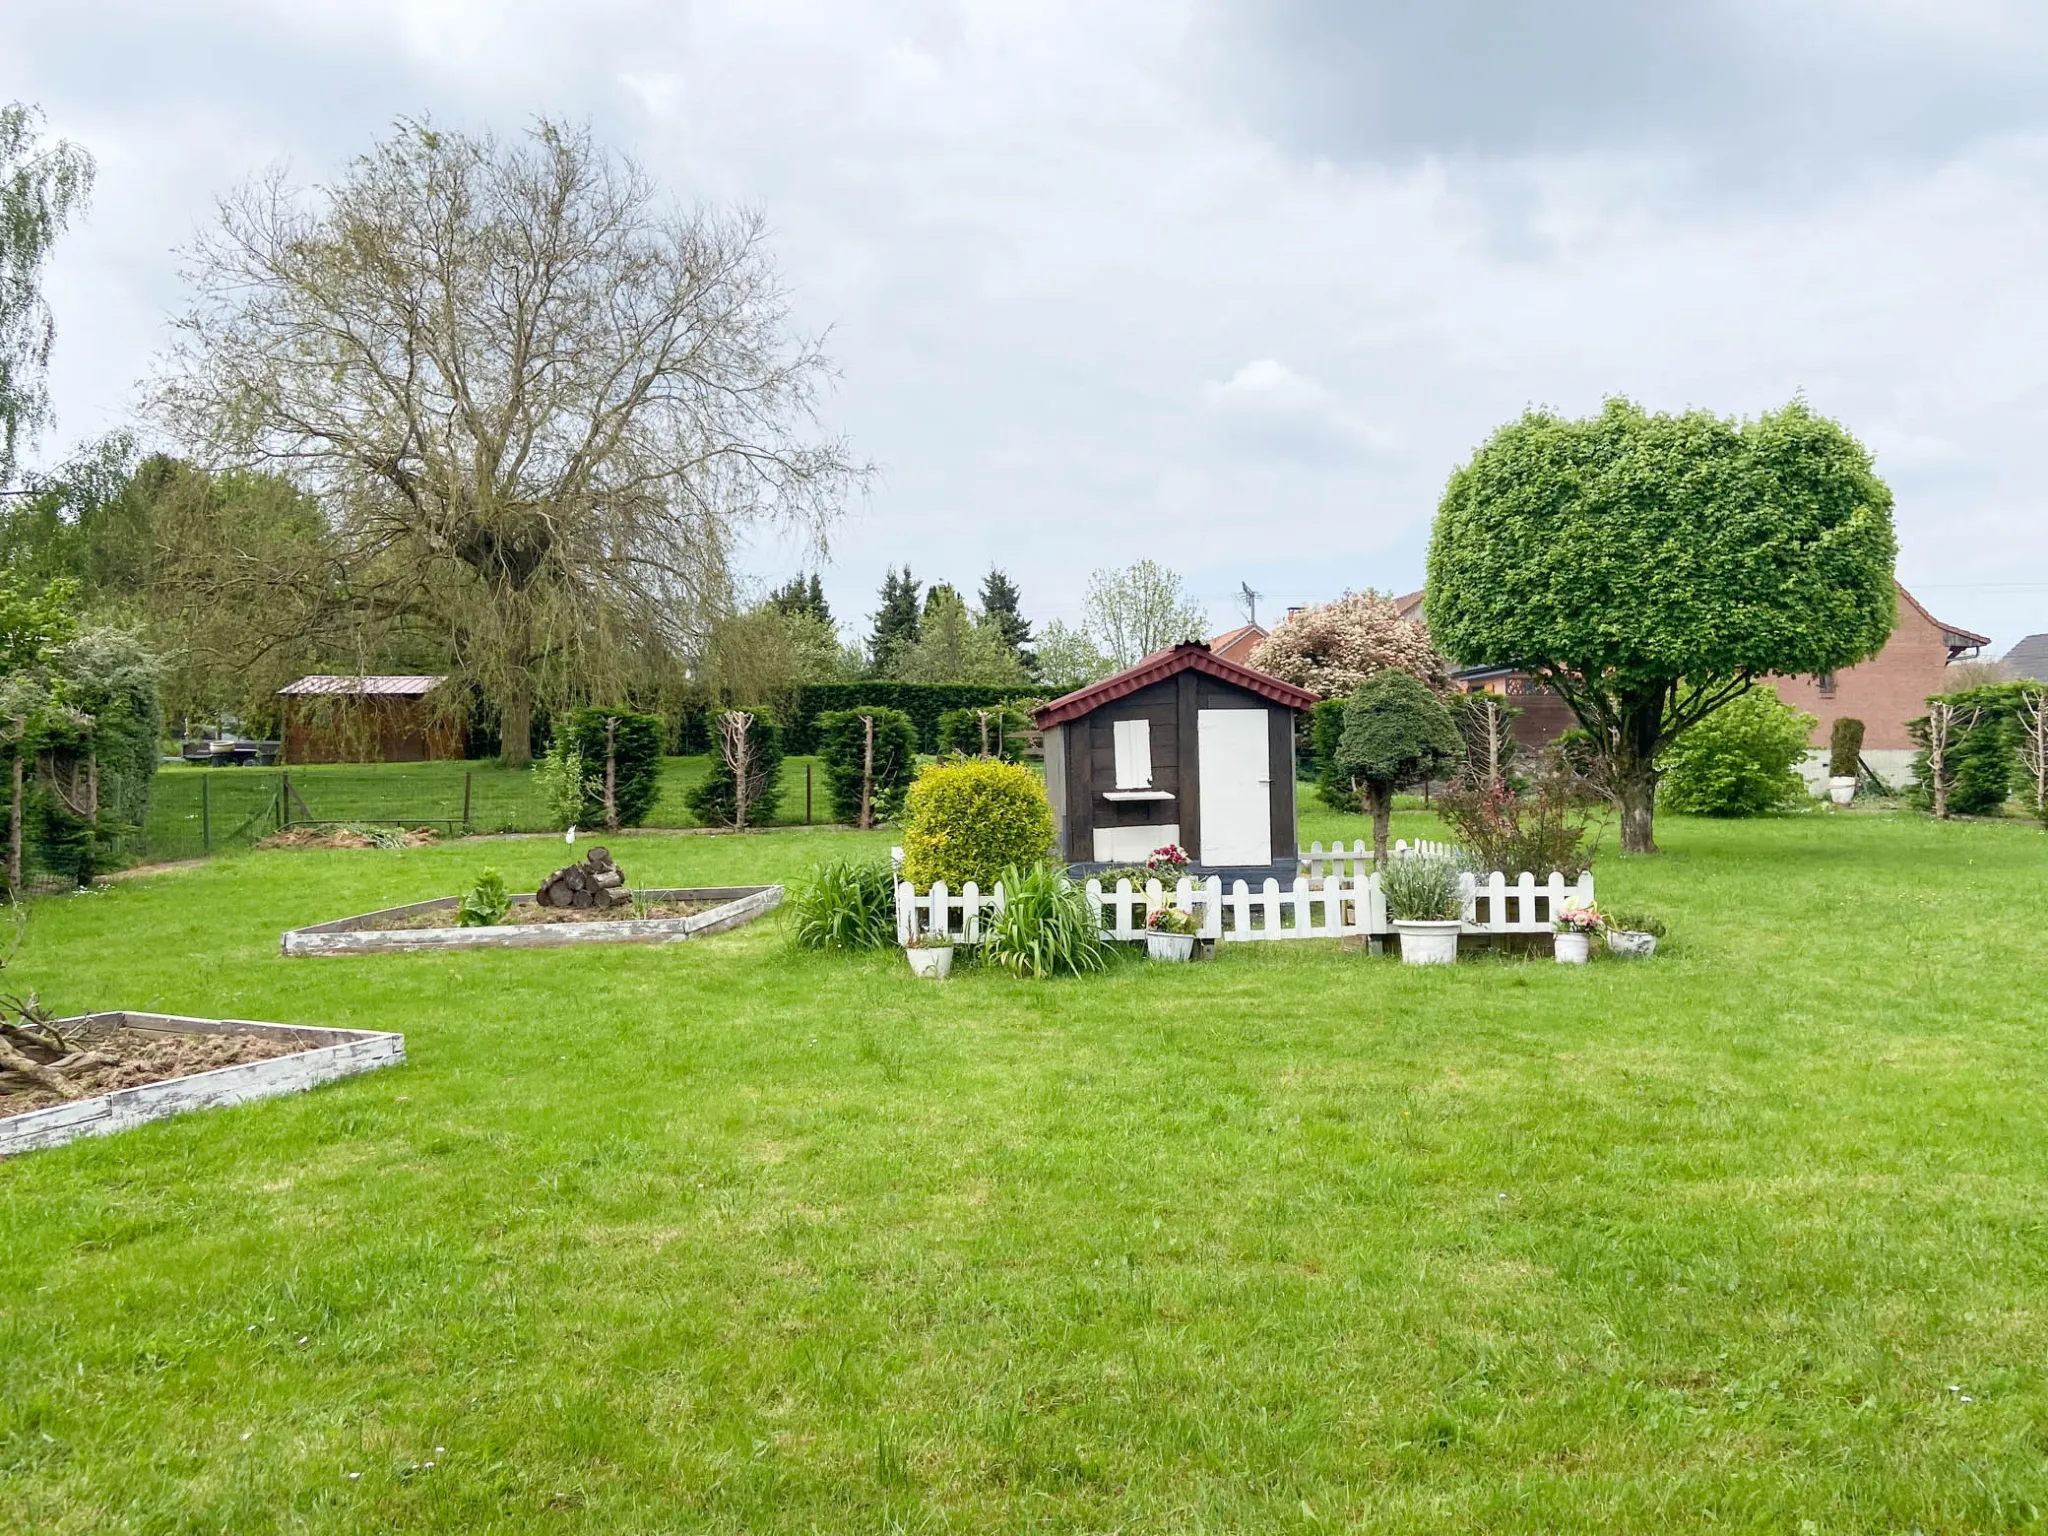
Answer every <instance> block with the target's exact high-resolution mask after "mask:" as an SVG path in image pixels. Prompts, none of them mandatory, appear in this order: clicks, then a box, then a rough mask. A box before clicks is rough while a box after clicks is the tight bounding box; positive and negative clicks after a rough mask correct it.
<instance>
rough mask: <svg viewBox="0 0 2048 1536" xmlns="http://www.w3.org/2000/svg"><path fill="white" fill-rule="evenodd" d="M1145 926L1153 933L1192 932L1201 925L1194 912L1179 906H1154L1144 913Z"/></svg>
mask: <svg viewBox="0 0 2048 1536" xmlns="http://www.w3.org/2000/svg"><path fill="white" fill-rule="evenodd" d="M1145 926H1146V927H1147V928H1148V929H1150V930H1151V931H1152V932H1154V933H1193V932H1194V931H1195V930H1196V929H1198V928H1200V927H1201V926H1202V925H1201V923H1200V921H1199V920H1197V918H1196V917H1195V914H1194V913H1192V912H1183V911H1181V909H1180V908H1179V907H1154V908H1153V909H1152V910H1151V911H1150V912H1147V913H1146V914H1145Z"/></svg>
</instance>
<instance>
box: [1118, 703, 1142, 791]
mask: <svg viewBox="0 0 2048 1536" xmlns="http://www.w3.org/2000/svg"><path fill="white" fill-rule="evenodd" d="M1113 729H1114V732H1115V737H1116V787H1117V788H1118V789H1150V788H1151V787H1152V722H1151V721H1149V720H1118V721H1116V722H1114V726H1113Z"/></svg>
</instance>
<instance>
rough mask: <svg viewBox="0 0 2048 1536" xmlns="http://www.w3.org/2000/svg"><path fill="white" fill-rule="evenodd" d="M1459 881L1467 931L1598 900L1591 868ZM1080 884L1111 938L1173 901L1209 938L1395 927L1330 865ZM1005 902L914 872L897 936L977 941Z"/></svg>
mask: <svg viewBox="0 0 2048 1536" xmlns="http://www.w3.org/2000/svg"><path fill="white" fill-rule="evenodd" d="M1371 857H1372V854H1371V850H1370V849H1368V850H1366V859H1367V862H1368V864H1369V863H1370V860H1371ZM1460 885H1461V891H1462V894H1463V897H1464V904H1465V911H1464V925H1465V928H1464V931H1465V932H1466V933H1469V934H1511V933H1548V932H1550V925H1551V922H1552V921H1553V919H1554V917H1555V914H1556V913H1557V912H1558V910H1559V909H1560V908H1562V907H1563V906H1565V905H1566V904H1568V903H1569V904H1571V905H1574V906H1588V905H1591V903H1592V901H1593V877H1592V875H1591V874H1590V873H1589V874H1584V875H1581V876H1579V878H1578V879H1577V880H1575V881H1570V882H1567V881H1566V879H1565V878H1564V876H1563V875H1560V874H1558V873H1557V872H1556V871H1554V870H1553V871H1552V872H1551V875H1550V878H1549V879H1548V880H1546V881H1544V882H1542V883H1541V884H1538V883H1537V880H1536V877H1535V876H1534V875H1530V874H1524V875H1522V876H1521V877H1520V878H1519V879H1518V880H1517V881H1515V882H1514V883H1513V884H1510V883H1509V882H1508V879H1507V876H1505V875H1503V874H1498V873H1496V874H1492V875H1486V876H1478V875H1465V876H1462V877H1461V880H1460ZM1082 889H1083V890H1084V891H1085V892H1086V893H1087V896H1088V904H1089V906H1091V907H1092V908H1094V910H1095V915H1096V923H1097V925H1098V926H1099V928H1100V929H1101V933H1102V937H1103V938H1105V939H1123V940H1135V939H1142V938H1143V937H1145V914H1146V913H1148V912H1149V911H1151V910H1152V909H1153V908H1154V907H1159V906H1168V905H1170V906H1174V907H1177V908H1179V909H1180V910H1181V911H1183V912H1187V913H1191V914H1193V915H1194V917H1195V919H1196V921H1197V923H1198V924H1199V926H1198V927H1197V929H1196V935H1197V937H1199V938H1204V939H1211V940H1222V941H1229V942H1245V941H1260V940H1276V939H1341V938H1345V937H1347V936H1350V935H1353V934H1365V935H1368V936H1371V937H1380V936H1383V935H1386V934H1389V933H1392V932H1393V931H1394V927H1393V924H1392V923H1391V922H1389V921H1388V920H1387V904H1386V900H1385V898H1384V897H1383V896H1381V894H1380V882H1379V876H1377V875H1373V874H1364V875H1360V874H1351V875H1342V874H1330V875H1326V876H1324V877H1323V878H1322V880H1321V882H1320V884H1311V882H1310V881H1309V879H1308V878H1307V877H1306V876H1302V877H1297V878H1296V879H1295V881H1294V884H1293V886H1292V887H1291V888H1290V889H1287V890H1282V889H1281V887H1280V882H1279V881H1277V880H1268V881H1266V882H1265V883H1264V884H1263V885H1262V886H1261V888H1260V889H1259V890H1257V891H1254V890H1252V889H1251V888H1250V887H1249V886H1248V885H1247V884H1246V883H1245V882H1244V881H1242V880H1235V881H1232V882H1231V887H1230V890H1229V891H1228V892H1227V893H1226V892H1225V891H1224V889H1223V881H1222V880H1221V879H1220V878H1219V877H1217V876H1214V875H1211V876H1210V877H1209V878H1208V879H1207V880H1202V881H1196V880H1191V879H1188V878H1186V877H1185V876H1183V877H1182V878H1181V879H1180V880H1179V881H1178V882H1177V883H1176V884H1175V885H1174V887H1173V889H1172V890H1171V891H1170V892H1169V891H1168V890H1167V889H1166V888H1165V886H1164V885H1162V884H1161V882H1159V881H1157V880H1147V881H1146V882H1145V883H1144V885H1143V886H1141V887H1134V886H1133V885H1132V884H1131V882H1130V881H1129V880H1128V879H1123V880H1118V881H1117V883H1116V889H1115V890H1113V891H1105V890H1104V889H1103V888H1102V882H1101V881H1099V880H1090V881H1088V882H1087V883H1086V884H1085V885H1084V886H1083V887H1082ZM1002 906H1003V888H1002V887H1001V886H1000V885H998V886H997V887H996V888H995V889H994V890H992V891H988V892H986V893H984V892H983V891H982V890H980V888H979V887H977V886H976V885H974V883H973V882H971V881H970V882H969V883H968V884H967V885H966V886H965V887H963V888H962V889H961V891H960V892H959V893H958V894H957V895H955V894H954V893H953V892H951V891H949V890H948V889H947V888H946V885H945V883H944V882H943V881H942V882H940V883H939V884H937V885H934V886H933V887H931V889H930V890H928V891H925V892H924V893H922V894H919V892H918V890H917V888H916V887H915V886H913V885H911V884H910V883H909V882H908V881H899V882H898V883H897V886H896V940H897V942H898V943H899V944H905V945H907V944H909V943H911V942H912V941H913V940H914V939H916V938H918V937H919V936H920V935H921V934H926V933H944V934H948V935H950V936H951V937H952V938H953V940H954V941H955V942H956V943H960V944H978V943H980V942H981V924H982V919H983V916H984V915H985V914H987V913H990V912H999V911H1001V910H1002Z"/></svg>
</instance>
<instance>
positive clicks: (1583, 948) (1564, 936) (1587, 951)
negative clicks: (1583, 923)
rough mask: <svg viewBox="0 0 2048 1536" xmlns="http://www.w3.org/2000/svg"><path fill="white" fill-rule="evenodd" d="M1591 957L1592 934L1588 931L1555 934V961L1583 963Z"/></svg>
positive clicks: (1565, 963)
mask: <svg viewBox="0 0 2048 1536" xmlns="http://www.w3.org/2000/svg"><path fill="white" fill-rule="evenodd" d="M1592 957H1593V936H1592V935H1591V934H1590V933H1560V934H1559V935H1558V936H1557V963H1558V964H1559V965H1584V964H1585V963H1586V962H1587V961H1588V960H1590V959H1591V958H1592Z"/></svg>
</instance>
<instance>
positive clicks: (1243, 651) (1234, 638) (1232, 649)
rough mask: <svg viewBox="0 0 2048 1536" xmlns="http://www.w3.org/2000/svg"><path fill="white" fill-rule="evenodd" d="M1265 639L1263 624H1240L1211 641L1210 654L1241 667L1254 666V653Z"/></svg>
mask: <svg viewBox="0 0 2048 1536" xmlns="http://www.w3.org/2000/svg"><path fill="white" fill-rule="evenodd" d="M1265 638H1266V627H1265V626H1264V625H1263V624H1240V625H1238V626H1237V628H1235V629H1227V630H1225V631H1224V632H1223V633H1222V634H1220V635H1218V636H1216V638H1215V639H1213V640H1211V641H1210V642H1209V653H1210V654H1211V655H1212V656H1221V657H1222V658H1223V659H1224V660H1225V661H1234V662H1236V663H1237V664H1238V665H1239V666H1240V667H1248V666H1250V665H1251V664H1252V652H1253V651H1255V650H1257V649H1258V646H1259V642H1260V641H1261V640H1263V639H1265Z"/></svg>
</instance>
